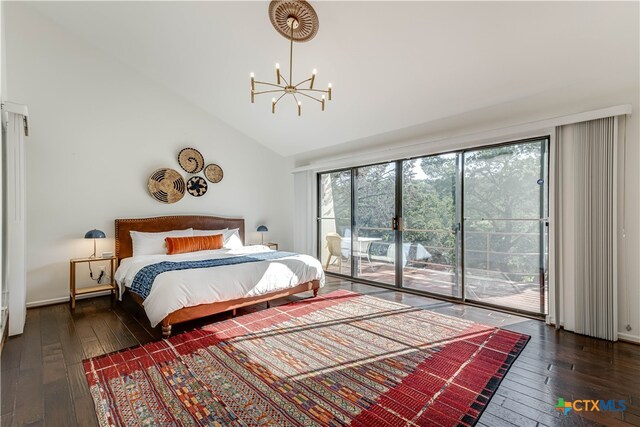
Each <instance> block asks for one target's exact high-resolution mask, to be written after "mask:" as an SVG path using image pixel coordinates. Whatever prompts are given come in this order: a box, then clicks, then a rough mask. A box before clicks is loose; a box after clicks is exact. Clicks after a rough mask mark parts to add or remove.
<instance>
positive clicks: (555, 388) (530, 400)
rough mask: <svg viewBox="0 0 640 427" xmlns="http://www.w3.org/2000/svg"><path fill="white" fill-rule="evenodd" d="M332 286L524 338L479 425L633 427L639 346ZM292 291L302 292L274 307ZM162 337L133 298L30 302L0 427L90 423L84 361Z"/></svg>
mask: <svg viewBox="0 0 640 427" xmlns="http://www.w3.org/2000/svg"><path fill="white" fill-rule="evenodd" d="M338 288H345V289H350V290H353V291H355V292H359V293H363V294H370V295H374V296H376V297H379V298H384V299H388V300H393V301H397V302H401V303H404V304H408V305H412V306H415V307H423V308H425V309H429V310H434V311H436V312H438V313H442V314H447V315H450V316H457V317H462V318H465V319H470V320H473V321H477V322H480V323H484V324H489V325H495V326H500V327H503V328H505V329H509V330H513V331H517V332H521V333H525V334H528V335H530V336H531V340H530V341H529V344H528V345H527V347H526V348H525V350H524V351H523V353H522V354H521V355H520V357H519V358H518V360H517V361H516V362H515V364H514V365H513V367H512V368H511V370H510V371H509V373H508V374H507V376H506V378H505V379H504V380H503V382H502V384H501V385H500V387H499V388H498V390H497V392H496V395H495V396H494V397H493V399H492V400H491V403H490V404H489V406H488V407H487V409H486V410H485V412H484V413H483V414H482V417H481V419H480V422H479V423H478V425H480V426H491V427H496V426H497V427H499V426H513V425H517V426H520V427H528V426H538V425H540V426H542V425H548V426H552V425H562V426H569V425H578V426H595V425H607V426H614V425H624V426H629V425H640V346H637V345H633V344H627V343H621V342H620V343H615V344H613V343H610V342H606V341H602V340H597V339H593V338H588V337H584V336H580V335H576V334H573V333H570V332H564V331H559V332H556V331H555V329H554V328H551V327H548V326H546V325H545V324H544V323H542V322H539V321H536V320H529V319H524V318H521V317H517V316H513V315H509V314H505V313H499V312H495V311H491V310H486V309H481V308H476V307H470V306H464V305H458V304H452V303H448V302H443V301H438V300H435V299H431V298H426V297H421V296H416V295H411V294H405V293H401V292H395V291H390V290H386V289H381V288H377V287H373V286H368V285H361V284H357V283H352V282H349V281H346V280H341V279H336V278H329V279H328V284H327V286H325V287H324V288H323V289H321V293H328V292H331V291H333V290H335V289H338ZM304 297H306V295H305V296H304ZM299 298H303V297H296V296H294V297H290V298H288V299H283V300H279V301H277V302H274V303H272V304H273V305H276V304H282V303H285V302H287V300H296V299H299ZM263 308H264V304H261V305H259V306H255V307H248V308H245V309H243V310H238V315H241V314H243V313H247V312H249V311H253V310H260V309H263ZM228 317H229V314H220V315H217V316H213V317H211V318H208V319H206V320H200V321H196V322H190V323H188V324H185V325H177V326H175V327H174V333H179V332H180V331H184V330H187V329H192V328H194V327H198V326H200V325H202V324H205V323H210V322H215V321H219V320H221V319H225V318H228ZM160 337H161V332H160V330H159V328H158V329H152V328H151V327H150V326H149V324H148V321H147V320H146V318H145V317H144V314H143V313H141V312H140V309H138V307H137V306H136V305H135V304H134V303H133V302H132V301H127V300H125V301H124V302H123V303H121V304H116V305H115V307H113V308H112V307H111V304H110V300H109V297H100V298H93V299H88V300H81V301H78V306H77V308H76V310H75V312H74V313H71V312H70V310H69V305H68V304H59V305H53V306H48V307H41V308H34V309H29V310H28V311H27V324H26V327H25V332H24V334H22V335H21V336H17V337H12V338H9V339H8V340H7V342H6V343H5V346H4V349H3V351H2V359H1V364H2V369H1V371H2V388H1V391H0V393H1V400H2V418H1V424H2V426H40V425H47V426H83V427H84V426H94V425H97V420H96V417H95V413H94V409H93V401H92V399H91V396H90V395H89V389H88V386H87V382H86V379H85V376H84V372H83V369H82V360H83V359H85V358H88V357H93V356H98V355H101V354H105V353H109V352H112V351H116V350H121V349H124V348H127V347H131V346H135V345H139V344H144V343H147V342H149V341H154V340H158V339H160ZM559 397H562V398H564V399H565V400H567V401H569V400H574V399H605V400H609V399H615V400H621V399H622V400H626V403H627V406H628V409H627V411H626V412H624V413H620V412H582V413H578V412H575V411H572V412H570V413H569V415H567V416H564V415H561V414H560V413H559V412H558V411H556V410H555V409H554V406H555V404H556V402H557V401H558V398H559Z"/></svg>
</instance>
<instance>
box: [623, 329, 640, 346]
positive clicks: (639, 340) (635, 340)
mask: <svg viewBox="0 0 640 427" xmlns="http://www.w3.org/2000/svg"><path fill="white" fill-rule="evenodd" d="M618 339H619V340H620V341H628V342H632V343H634V344H640V337H639V336H637V335H631V334H623V333H622V332H618Z"/></svg>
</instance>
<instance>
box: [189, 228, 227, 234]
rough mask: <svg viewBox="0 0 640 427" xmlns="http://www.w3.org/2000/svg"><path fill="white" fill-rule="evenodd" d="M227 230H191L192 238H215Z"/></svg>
mask: <svg viewBox="0 0 640 427" xmlns="http://www.w3.org/2000/svg"><path fill="white" fill-rule="evenodd" d="M227 230H228V228H223V229H222V230H193V235H194V236H215V235H216V234H223V233H224V232H226V231H227Z"/></svg>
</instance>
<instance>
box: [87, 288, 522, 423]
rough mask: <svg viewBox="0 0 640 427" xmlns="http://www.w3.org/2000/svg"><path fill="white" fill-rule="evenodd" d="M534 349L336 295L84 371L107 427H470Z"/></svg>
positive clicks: (510, 338) (462, 323)
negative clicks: (513, 368)
mask: <svg viewBox="0 0 640 427" xmlns="http://www.w3.org/2000/svg"><path fill="white" fill-rule="evenodd" d="M528 339H529V337H528V336H526V335H522V334H518V333H514V332H509V331H506V330H503V329H498V328H494V327H489V326H485V325H480V324H477V323H474V322H470V321H467V320H462V319H458V318H454V317H449V316H444V315H441V314H436V313H434V312H432V311H428V310H422V309H419V308H413V307H409V306H406V305H403V304H398V303H394V302H390V301H386V300H382V299H378V298H374V297H371V296H365V295H360V294H356V293H352V292H349V291H343V290H340V291H335V292H332V293H330V294H328V295H325V296H319V297H317V298H311V299H307V300H303V301H299V302H295V303H291V304H287V305H284V306H279V307H274V308H271V309H268V310H264V311H259V312H256V313H252V314H249V315H246V316H241V317H237V318H234V319H230V320H226V321H223V322H219V323H215V324H212V325H210V326H207V327H205V328H202V329H198V330H195V331H192V332H186V333H183V334H180V335H176V336H174V337H172V338H170V339H168V340H163V341H159V342H154V343H150V344H147V345H145V346H142V347H137V348H134V349H131V350H125V351H122V352H119V353H114V354H110V355H106V356H102V357H97V358H93V359H89V360H86V361H85V362H84V366H85V371H86V375H87V380H88V381H89V386H90V389H91V394H92V396H93V399H94V402H95V407H96V413H97V416H98V420H99V422H100V425H102V426H134V425H135V426H139V425H144V426H151V425H158V426H172V425H197V426H200V425H211V426H258V425H259V426H296V425H306V426H311V425H322V426H346V425H351V426H401V425H411V426H413V425H420V426H460V425H461V426H466V425H473V424H474V423H475V422H476V421H477V420H478V418H479V417H480V414H481V412H482V410H483V409H484V408H485V407H486V406H487V404H488V403H489V399H491V396H492V395H493V393H494V392H495V390H496V388H497V387H498V385H499V383H500V381H501V380H502V378H503V376H504V375H505V374H506V372H507V370H508V369H509V367H510V366H511V365H512V364H513V362H514V361H515V359H516V358H517V357H518V354H519V353H520V351H522V349H523V348H524V346H525V345H526V343H527V341H528Z"/></svg>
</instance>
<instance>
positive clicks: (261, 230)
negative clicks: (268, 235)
mask: <svg viewBox="0 0 640 427" xmlns="http://www.w3.org/2000/svg"><path fill="white" fill-rule="evenodd" d="M256 231H260V232H261V233H264V232H265V231H269V229H268V228H267V226H266V225H261V226H259V227H258V229H257V230H256Z"/></svg>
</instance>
